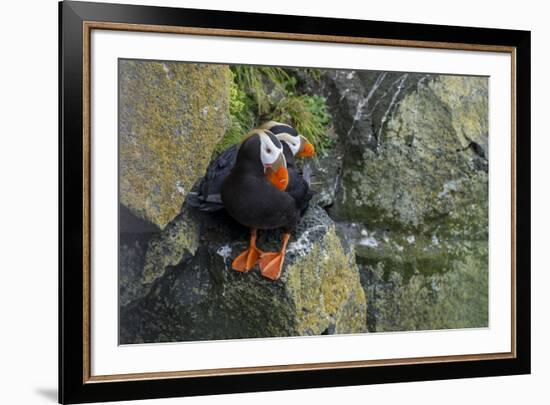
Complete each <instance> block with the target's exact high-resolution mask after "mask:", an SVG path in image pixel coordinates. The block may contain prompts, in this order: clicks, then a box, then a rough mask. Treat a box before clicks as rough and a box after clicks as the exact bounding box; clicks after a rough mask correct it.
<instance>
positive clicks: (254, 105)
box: [216, 66, 331, 152]
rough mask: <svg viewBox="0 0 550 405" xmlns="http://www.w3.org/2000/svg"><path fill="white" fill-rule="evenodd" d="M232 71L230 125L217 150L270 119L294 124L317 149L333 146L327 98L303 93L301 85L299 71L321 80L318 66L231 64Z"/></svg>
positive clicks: (301, 73)
mask: <svg viewBox="0 0 550 405" xmlns="http://www.w3.org/2000/svg"><path fill="white" fill-rule="evenodd" d="M231 72H232V77H233V83H232V85H231V88H230V104H229V112H230V125H229V129H228V130H227V132H226V133H225V135H224V138H223V139H222V140H221V142H220V143H219V144H218V145H217V147H216V151H217V152H221V151H222V150H224V149H226V148H227V147H228V146H230V145H232V144H235V143H237V142H239V141H240V140H241V139H242V137H243V136H244V135H245V134H246V133H247V132H248V131H249V130H251V129H253V128H254V127H255V126H258V125H261V124H262V123H263V122H265V121H269V120H274V121H279V122H284V123H286V124H289V125H292V126H293V127H294V128H296V130H297V131H298V132H299V133H300V134H302V135H304V136H305V137H306V138H307V139H308V140H309V141H310V142H312V143H313V144H314V145H315V147H316V148H317V149H318V150H325V149H327V148H329V147H330V145H331V140H330V138H329V137H328V136H327V128H328V126H329V125H330V123H331V117H330V115H329V114H328V112H327V107H326V100H325V99H324V98H323V97H320V96H317V95H309V94H303V93H302V92H301V91H300V90H299V86H298V82H299V79H298V74H300V75H301V77H308V78H311V79H312V80H315V81H318V80H319V78H320V74H321V73H320V71H319V70H318V69H309V68H308V69H293V70H286V69H283V68H278V67H268V66H232V67H231Z"/></svg>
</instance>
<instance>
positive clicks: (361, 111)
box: [332, 72, 488, 228]
mask: <svg viewBox="0 0 550 405" xmlns="http://www.w3.org/2000/svg"><path fill="white" fill-rule="evenodd" d="M348 75H349V74H348ZM356 77H357V79H356V80H357V87H353V86H351V87H350V88H349V89H348V91H347V93H346V94H345V95H344V100H347V102H348V103H357V104H356V108H355V111H356V113H355V114H354V115H353V116H349V114H348V117H347V118H348V119H347V122H346V120H345V118H344V119H342V120H341V121H340V126H344V127H347V130H346V132H345V134H346V135H345V136H342V138H341V140H342V142H343V143H344V145H347V146H345V148H346V156H345V159H344V163H343V173H344V174H343V179H342V183H341V187H340V190H339V191H340V192H339V193H338V198H337V201H336V204H335V207H334V209H333V211H332V213H333V214H334V215H335V216H336V217H337V218H342V219H347V220H361V221H363V222H366V223H368V224H370V225H371V226H372V225H380V226H385V227H387V226H392V225H397V226H401V227H411V228H418V227H421V226H424V225H425V224H426V223H429V222H431V221H432V220H436V221H437V222H440V221H441V217H442V216H448V215H450V214H451V213H452V212H453V211H454V210H456V209H459V207H461V206H466V205H474V206H475V207H474V209H475V210H478V208H480V210H481V211H482V212H481V214H482V215H480V219H481V218H482V217H486V211H483V208H485V207H484V202H486V201H487V176H486V170H487V153H486V149H487V144H488V124H487V122H488V110H487V100H488V99H487V91H488V89H487V84H488V82H487V78H479V77H459V76H454V77H448V76H428V75H418V74H406V73H405V74H397V73H376V72H358V73H357V74H356ZM339 82H340V81H339V77H338V75H337V74H336V77H335V78H334V83H339ZM351 83H353V80H352V81H351ZM354 89H356V90H357V93H359V95H357V94H355V93H354ZM344 91H345V90H344ZM343 103H344V102H341V103H340V104H343ZM340 108H341V107H340ZM341 130H344V129H343V128H341ZM340 134H341V132H340ZM480 185H481V186H480ZM473 189H475V191H476V193H475V194H473V193H472V191H473Z"/></svg>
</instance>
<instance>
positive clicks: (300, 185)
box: [286, 168, 313, 215]
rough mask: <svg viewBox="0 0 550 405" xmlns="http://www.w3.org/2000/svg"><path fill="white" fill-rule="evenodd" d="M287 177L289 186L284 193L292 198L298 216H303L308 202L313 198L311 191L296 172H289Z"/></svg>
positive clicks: (306, 182) (294, 170) (304, 180)
mask: <svg viewBox="0 0 550 405" xmlns="http://www.w3.org/2000/svg"><path fill="white" fill-rule="evenodd" d="M304 169H305V168H304ZM288 175H289V177H290V184H289V186H288V187H287V189H286V192H287V193H288V194H290V196H291V197H292V198H294V201H295V202H296V207H297V208H298V210H299V211H300V215H304V213H305V212H306V210H307V208H308V206H309V201H310V200H311V198H312V197H313V191H312V190H311V189H310V188H309V183H308V181H306V179H305V178H304V177H303V176H302V174H301V173H300V172H299V171H298V170H296V169H293V170H289V171H288Z"/></svg>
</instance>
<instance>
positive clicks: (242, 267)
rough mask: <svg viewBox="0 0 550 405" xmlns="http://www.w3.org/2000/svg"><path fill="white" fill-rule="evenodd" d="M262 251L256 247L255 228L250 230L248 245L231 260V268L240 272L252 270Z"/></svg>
mask: <svg viewBox="0 0 550 405" xmlns="http://www.w3.org/2000/svg"><path fill="white" fill-rule="evenodd" d="M263 253H264V252H262V251H261V250H260V249H258V248H257V247H256V229H252V230H251V231H250V245H249V246H248V249H246V250H245V251H244V252H242V253H241V254H240V255H238V256H237V257H236V258H235V260H233V263H231V268H232V269H233V270H235V271H240V272H245V271H249V270H252V269H253V268H254V266H255V265H256V263H258V260H259V259H260V256H261V255H262V254H263Z"/></svg>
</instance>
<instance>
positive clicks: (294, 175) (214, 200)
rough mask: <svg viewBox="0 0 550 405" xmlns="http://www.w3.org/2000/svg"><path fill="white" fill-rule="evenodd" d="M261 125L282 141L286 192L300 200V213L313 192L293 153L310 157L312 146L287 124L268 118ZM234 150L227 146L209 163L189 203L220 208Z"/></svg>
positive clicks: (205, 209) (235, 154) (204, 209)
mask: <svg viewBox="0 0 550 405" xmlns="http://www.w3.org/2000/svg"><path fill="white" fill-rule="evenodd" d="M261 128H262V129H268V130H270V131H271V132H273V133H274V134H275V135H276V136H277V138H278V139H279V140H280V141H281V142H282V145H283V152H284V155H285V159H286V163H287V169H288V175H289V185H288V187H287V189H286V191H287V192H289V193H291V195H292V196H293V197H294V198H295V199H296V200H297V201H299V202H300V203H299V205H300V212H301V213H302V215H303V213H304V212H305V210H306V209H307V206H308V204H309V200H310V199H311V197H312V195H313V193H312V192H311V191H310V190H309V184H308V183H307V182H306V181H305V180H304V179H303V177H302V174H301V173H300V171H299V170H298V169H297V168H296V165H295V162H294V156H298V157H310V156H313V155H314V154H315V148H314V147H313V145H312V144H311V143H310V142H309V141H308V140H307V139H306V138H305V137H303V136H302V135H299V134H298V132H297V131H296V130H295V129H294V128H293V127H291V126H290V125H287V124H282V123H279V122H275V121H269V122H266V123H265V124H263V125H262V127H261ZM271 129H273V130H271ZM238 149H239V145H238V144H236V145H233V146H230V147H229V148H227V149H226V150H225V151H223V152H222V153H221V154H220V155H219V156H218V157H217V158H216V159H215V160H214V161H213V162H212V163H210V165H209V166H208V168H207V169H206V174H205V176H204V177H203V179H202V180H201V182H200V184H199V186H198V192H196V193H190V195H189V200H188V201H189V203H190V204H191V205H192V206H194V207H195V208H198V209H200V210H201V211H207V212H214V211H219V210H221V209H223V202H222V200H221V195H220V190H221V185H222V182H223V181H224V179H225V178H226V177H227V175H228V174H229V172H230V171H231V169H232V168H233V166H234V164H235V161H236V159H237V152H238Z"/></svg>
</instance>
